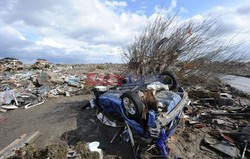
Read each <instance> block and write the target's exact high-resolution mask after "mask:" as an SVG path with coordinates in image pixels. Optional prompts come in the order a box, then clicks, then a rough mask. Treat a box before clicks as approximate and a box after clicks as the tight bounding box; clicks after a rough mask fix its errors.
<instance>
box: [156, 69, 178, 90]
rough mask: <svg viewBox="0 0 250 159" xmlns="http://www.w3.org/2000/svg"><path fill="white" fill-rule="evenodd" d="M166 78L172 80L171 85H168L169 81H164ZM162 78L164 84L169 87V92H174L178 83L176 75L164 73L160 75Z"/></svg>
mask: <svg viewBox="0 0 250 159" xmlns="http://www.w3.org/2000/svg"><path fill="white" fill-rule="evenodd" d="M164 77H168V78H169V79H170V80H171V85H170V83H168V81H164V79H162V78H164ZM160 78H161V81H162V83H163V84H166V85H168V86H169V90H174V89H175V88H176V87H177V81H176V78H175V77H174V75H173V74H172V73H171V72H169V71H164V72H162V73H161V74H160Z"/></svg>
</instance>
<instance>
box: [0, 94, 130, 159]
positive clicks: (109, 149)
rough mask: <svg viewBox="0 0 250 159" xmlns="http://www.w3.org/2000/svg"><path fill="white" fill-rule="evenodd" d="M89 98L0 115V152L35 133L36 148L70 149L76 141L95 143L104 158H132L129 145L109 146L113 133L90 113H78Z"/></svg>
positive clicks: (51, 101)
mask: <svg viewBox="0 0 250 159" xmlns="http://www.w3.org/2000/svg"><path fill="white" fill-rule="evenodd" d="M90 97H91V96H90V95H79V96H72V97H59V98H52V99H48V100H47V101H46V102H45V103H44V104H43V105H40V106H37V107H34V108H30V109H27V110H25V109H22V108H20V109H16V110H13V111H8V112H7V113H2V114H0V115H1V117H3V118H7V119H6V120H4V122H1V123H0V139H1V142H0V149H3V148H4V147H5V146H7V145H8V144H10V143H11V142H12V141H14V140H15V139H16V138H18V137H20V136H21V135H22V134H25V133H30V132H33V131H39V132H40V133H41V136H40V137H39V138H38V139H37V140H36V142H35V145H36V146H38V147H44V146H46V145H49V144H53V143H61V142H64V143H65V142H67V143H68V144H69V145H70V144H75V143H76V142H79V141H85V142H93V141H99V142H100V148H101V149H102V150H103V151H104V154H105V158H113V157H120V158H132V156H131V155H132V154H131V152H130V146H129V144H124V143H122V142H121V141H120V140H119V139H117V140H116V141H115V142H114V143H113V144H110V140H111V139H112V137H113V135H114V134H115V133H116V132H117V129H115V128H110V127H106V126H104V125H102V124H101V123H100V122H99V121H98V120H97V118H96V116H95V112H94V110H83V109H82V107H83V106H84V105H85V104H86V103H87V102H88V100H89V99H90Z"/></svg>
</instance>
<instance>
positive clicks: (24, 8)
mask: <svg viewBox="0 0 250 159" xmlns="http://www.w3.org/2000/svg"><path fill="white" fill-rule="evenodd" d="M162 7H165V8H166V10H168V11H174V10H180V11H181V15H180V16H181V18H182V19H189V18H192V17H197V18H200V19H202V18H204V17H205V16H206V15H207V14H210V15H211V16H216V17H217V16H219V23H220V24H222V25H223V26H224V28H225V29H224V33H223V35H222V36H225V37H230V36H231V37H232V36H233V35H235V34H236V33H237V32H239V31H240V34H239V35H238V37H237V39H238V40H241V41H246V45H245V48H246V50H248V47H249V46H250V42H249V41H250V1H249V0H241V1H237V0H145V1H142V0H127V1H125V0H116V1H115V0H0V58H2V57H16V58H18V59H20V60H22V61H23V62H25V63H33V62H34V61H35V60H36V59H37V58H45V59H48V60H49V61H51V62H54V63H105V62H112V63H119V62H121V61H122V60H121V52H122V49H123V48H124V47H125V46H126V45H127V44H128V43H129V42H130V41H131V40H132V39H133V37H134V35H135V34H136V33H138V32H140V31H141V30H142V29H143V26H145V24H147V22H148V21H151V20H152V18H153V17H154V15H155V14H156V12H157V9H158V8H162ZM249 48H250V47H249Z"/></svg>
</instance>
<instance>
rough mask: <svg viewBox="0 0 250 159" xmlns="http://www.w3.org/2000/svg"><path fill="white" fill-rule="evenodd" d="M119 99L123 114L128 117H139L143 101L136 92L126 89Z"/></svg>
mask: <svg viewBox="0 0 250 159" xmlns="http://www.w3.org/2000/svg"><path fill="white" fill-rule="evenodd" d="M121 100H122V107H123V111H124V114H125V115H126V116H127V117H128V118H129V119H134V120H138V119H140V118H141V114H142V111H143V103H142V101H141V99H140V97H139V95H138V94H136V93H134V92H131V91H127V92H125V93H123V94H122V96H121ZM126 101H127V102H126ZM128 102H129V103H128ZM130 104H133V105H130ZM130 106H131V107H130ZM129 107H130V108H129Z"/></svg>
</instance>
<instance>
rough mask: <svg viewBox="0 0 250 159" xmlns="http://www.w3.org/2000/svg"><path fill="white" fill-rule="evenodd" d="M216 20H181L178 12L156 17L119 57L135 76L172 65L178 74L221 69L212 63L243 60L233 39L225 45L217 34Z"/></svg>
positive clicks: (238, 44) (207, 18)
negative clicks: (121, 57)
mask: <svg viewBox="0 0 250 159" xmlns="http://www.w3.org/2000/svg"><path fill="white" fill-rule="evenodd" d="M216 20H217V18H212V17H211V16H207V17H206V18H205V19H204V20H196V19H190V20H185V21H183V20H182V21H181V20H180V19H179V17H178V12H176V13H174V14H168V15H167V16H164V15H162V14H158V16H157V17H156V19H155V20H154V21H153V22H152V23H149V24H148V25H147V26H146V27H145V28H144V30H143V31H142V32H141V34H139V35H138V36H136V37H135V39H134V41H133V42H132V43H131V44H130V45H129V46H128V47H127V49H126V50H125V51H124V53H123V58H124V60H125V61H126V62H127V64H128V67H129V68H130V69H131V70H134V71H136V73H137V74H152V73H159V72H161V71H162V70H166V69H169V68H170V67H176V66H179V70H178V73H179V74H180V75H184V74H186V73H191V72H196V73H202V72H203V73H204V72H212V71H216V70H218V69H223V67H222V68H219V66H220V67H221V65H217V66H216V65H215V64H217V63H218V61H219V63H223V65H222V66H225V65H226V64H227V63H230V62H231V61H240V60H241V59H242V58H243V57H242V54H240V53H241V52H242V51H241V50H240V45H241V43H235V42H234V37H233V38H232V39H231V40H230V41H229V42H228V43H226V42H225V41H223V37H221V36H218V35H217V34H218V33H220V32H221V31H223V27H221V26H218V25H217V21H216ZM216 61H217V63H216ZM204 74H207V73H204Z"/></svg>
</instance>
